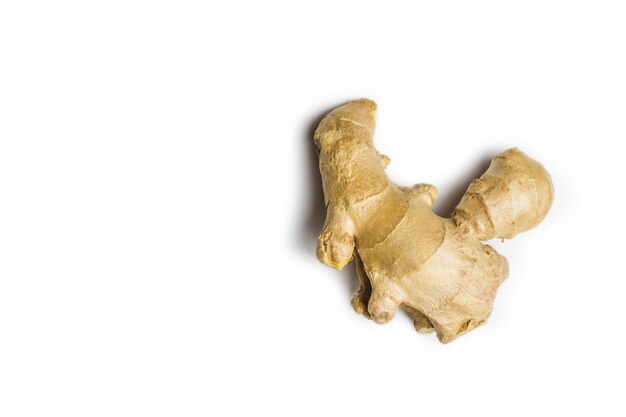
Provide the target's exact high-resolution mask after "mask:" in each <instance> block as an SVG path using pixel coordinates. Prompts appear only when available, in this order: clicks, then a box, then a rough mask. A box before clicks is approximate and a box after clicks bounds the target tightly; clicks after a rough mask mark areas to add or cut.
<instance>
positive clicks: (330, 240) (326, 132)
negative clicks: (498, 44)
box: [315, 99, 553, 343]
mask: <svg viewBox="0 0 626 417" xmlns="http://www.w3.org/2000/svg"><path fill="white" fill-rule="evenodd" d="M375 121H376V104H375V103H374V102H373V101H371V100H367V99H361V100H355V101H352V102H350V103H348V104H346V105H344V106H341V107H338V108H336V109H335V110H333V111H331V112H330V113H329V114H328V115H327V116H326V117H324V119H323V120H322V121H321V123H320V125H319V127H318V128H317V130H316V132H315V142H316V144H317V146H318V149H319V163H320V171H321V174H322V183H323V187H324V199H325V203H326V210H327V216H326V223H325V225H324V229H323V230H322V232H321V234H320V236H319V239H318V242H317V256H318V258H319V260H320V261H321V262H323V263H325V264H326V265H329V266H332V267H333V268H336V269H341V268H343V266H345V265H346V264H347V263H348V262H350V260H351V259H354V260H355V264H356V268H357V274H358V276H359V279H360V282H361V287H360V288H359V290H358V291H357V293H356V295H355V296H354V298H353V299H352V305H353V307H354V309H355V310H356V311H357V312H358V313H360V314H363V315H364V316H366V317H368V318H371V319H373V320H374V321H376V322H377V323H385V322H387V321H389V320H391V319H392V318H393V316H394V314H395V312H396V310H397V309H398V307H403V308H404V309H405V310H406V311H407V313H408V314H409V315H410V316H411V317H412V319H413V321H414V324H415V328H416V329H417V331H419V332H429V331H432V330H434V331H436V332H437V337H438V338H439V340H440V341H441V342H443V343H447V342H450V341H451V340H453V339H455V338H456V337H457V336H459V335H461V334H463V333H465V332H467V331H469V330H472V329H473V328H475V327H477V326H479V325H481V324H482V323H484V322H485V321H486V320H487V318H488V317H489V314H490V313H491V309H492V306H493V300H494V297H495V295H496V291H497V289H498V287H499V286H500V284H501V283H502V281H504V279H505V278H506V277H507V275H508V264H507V261H506V259H505V258H504V257H502V256H501V255H500V254H498V253H497V252H496V251H495V250H494V249H493V248H492V247H491V246H489V245H485V244H483V243H481V240H488V239H491V238H494V237H498V238H502V239H504V238H506V239H510V238H512V237H513V236H515V235H516V234H518V233H521V232H524V231H526V230H528V229H530V228H532V227H534V226H536V225H537V224H539V222H541V220H543V218H544V217H545V215H546V214H547V212H548V210H549V208H550V205H551V204H552V195H553V189H552V183H551V180H550V176H549V175H548V173H547V172H546V170H545V169H544V168H543V167H542V166H541V165H540V164H539V163H538V162H536V161H534V160H533V159H531V158H529V157H528V156H526V155H525V154H524V153H522V152H521V151H519V150H518V149H515V148H514V149H509V150H507V151H505V152H502V153H501V154H498V155H496V156H495V157H494V158H493V160H492V161H491V165H490V166H489V169H488V170H487V171H486V172H485V173H484V174H483V175H482V176H481V177H480V178H479V179H477V180H474V181H473V182H472V184H471V185H470V187H469V189H468V190H467V192H466V193H465V195H464V196H463V199H462V200H461V202H460V204H459V205H458V206H457V208H456V209H455V210H454V213H453V214H452V217H451V218H442V217H439V216H438V215H436V214H435V213H433V212H432V206H433V204H434V202H435V199H436V198H437V189H436V188H435V187H434V186H432V185H429V184H417V185H415V186H413V187H408V188H407V187H398V186H396V185H395V184H393V183H391V182H390V181H389V179H388V178H387V175H386V173H385V167H386V166H387V164H388V163H389V158H387V157H386V156H385V155H381V154H379V153H378V152H377V151H376V149H375V148H374V145H373V135H374V128H375ZM355 249H356V250H355Z"/></svg>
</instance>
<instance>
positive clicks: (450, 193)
mask: <svg viewBox="0 0 626 417" xmlns="http://www.w3.org/2000/svg"><path fill="white" fill-rule="evenodd" d="M494 155H495V152H494V153H485V154H484V155H483V156H482V157H481V158H480V160H479V161H478V162H477V163H476V164H474V165H472V166H471V167H470V169H468V170H467V172H466V173H465V174H463V175H459V179H458V180H457V181H455V182H454V184H452V187H446V192H445V193H441V194H440V195H439V197H438V198H437V201H436V202H435V206H434V207H433V211H434V212H435V213H437V214H438V215H439V216H441V217H449V216H450V215H451V214H452V211H453V210H454V208H455V207H456V206H457V205H458V204H459V203H460V202H461V198H463V194H465V191H467V187H469V185H470V183H471V182H472V181H473V180H475V179H476V178H478V177H480V176H481V175H482V174H484V172H485V171H486V170H487V168H489V163H490V162H491V158H493V156H494Z"/></svg>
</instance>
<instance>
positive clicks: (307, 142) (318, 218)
mask: <svg viewBox="0 0 626 417" xmlns="http://www.w3.org/2000/svg"><path fill="white" fill-rule="evenodd" d="M333 108H334V107H333ZM333 108H330V109H327V110H326V111H324V112H323V113H320V114H318V115H317V116H316V117H314V118H313V119H310V120H309V121H308V122H307V123H306V124H305V126H304V128H303V132H302V137H301V138H300V140H301V141H302V147H301V149H302V150H303V152H304V153H305V155H304V158H303V160H304V161H303V162H304V164H303V165H304V167H303V169H304V177H305V183H304V190H303V197H304V199H305V204H304V207H305V209H304V213H303V220H302V223H301V226H300V228H299V230H298V243H299V245H300V247H301V248H302V249H303V250H305V251H306V252H307V253H309V254H311V255H312V256H315V245H316V243H317V236H318V235H319V233H320V232H321V230H322V227H323V226H324V219H325V218H326V208H325V207H324V192H323V190H322V177H321V176H320V170H319V159H318V155H317V148H316V147H315V143H314V142H313V134H314V133H315V129H317V126H318V125H319V124H320V122H321V121H322V119H323V118H324V116H326V114H328V113H329V112H330V111H331V110H332V109H333Z"/></svg>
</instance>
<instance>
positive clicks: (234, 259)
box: [0, 1, 626, 417]
mask: <svg viewBox="0 0 626 417" xmlns="http://www.w3.org/2000/svg"><path fill="white" fill-rule="evenodd" d="M223 3H224V4H221V5H220V4H218V2H201V1H198V2H186V1H180V2H174V1H171V2H166V1H143V2H142V1H107V2H80V1H75V2H68V1H60V2H43V1H42V2H31V1H5V2H2V4H1V5H0V415H2V416H6V417H11V416H52V415H54V416H140V415H142V416H143V415H145V416H207V415H212V416H230V415H272V416H283V415H285V416H299V415H302V416H309V415H311V416H320V415H359V416H370V415H371V416H374V415H377V416H380V415H389V416H391V415H424V416H434V415H462V416H478V415H480V416H502V415H507V416H526V415H602V416H617V415H622V416H623V415H624V413H625V412H626V407H625V406H624V402H623V396H624V373H625V372H626V365H625V359H624V353H625V352H626V340H625V337H624V333H623V332H624V326H623V323H624V317H625V314H624V308H623V306H624V301H623V300H624V295H625V294H624V292H625V290H626V283H625V281H626V280H625V278H626V276H625V274H624V270H623V268H622V265H623V259H624V253H623V252H624V246H625V245H624V240H625V238H624V235H625V233H626V228H625V227H624V219H623V217H624V215H623V214H622V210H623V209H624V206H625V205H624V203H625V201H624V200H625V199H624V191H623V185H622V184H623V181H624V177H625V175H624V174H625V168H624V158H623V156H622V155H623V149H624V147H623V144H624V142H625V140H626V76H625V74H626V24H625V21H626V13H625V9H624V7H625V6H624V5H623V2H618V1H616V2H605V1H587V2H580V1H563V2H555V1H525V2H503V1H493V2H483V1H478V2H476V1H472V2H461V1H459V2H454V1H446V2H442V1H439V2H434V1H428V2H404V3H403V2H368V1H353V2H339V1H316V2H309V3H303V2H282V3H281V2H275V1H259V2H254V1H248V2H229V3H228V4H226V2H223ZM359 97H369V98H371V99H374V100H376V101H377V103H378V105H379V111H378V115H379V117H378V129H377V135H376V145H377V147H378V149H379V150H380V151H381V152H383V153H385V154H387V155H389V156H390V157H391V159H392V163H391V165H390V166H389V168H388V173H389V175H390V177H391V178H392V179H393V180H394V181H396V182H397V183H399V184H403V185H411V184H413V183H416V182H430V183H433V184H435V185H437V186H438V187H439V190H440V200H439V201H438V203H437V206H436V211H438V212H439V213H440V214H447V213H448V212H449V211H450V210H451V208H452V207H454V205H455V202H456V201H457V200H458V199H459V198H460V196H461V194H462V192H463V190H464V189H465V188H466V186H467V184H468V183H469V182H470V180H471V179H472V178H474V177H475V176H477V175H479V174H480V173H481V170H483V169H484V168H485V166H486V165H485V163H486V162H487V161H488V160H489V159H490V157H491V156H492V155H493V154H495V153H497V152H499V151H501V150H504V149H506V148H509V147H512V146H518V147H519V148H521V149H522V150H523V151H525V152H527V153H528V154H529V155H531V156H532V157H534V158H536V159H538V160H539V161H541V162H542V163H543V164H544V165H545V166H546V167H547V168H548V170H549V171H550V172H551V174H552V177H553V180H554V184H555V189H556V196H555V201H554V205H553V208H552V211H551V212H550V214H549V215H548V217H547V218H546V220H545V221H544V223H543V224H541V225H540V226H539V227H538V228H536V229H534V230H532V231H530V232H528V233H525V234H523V235H520V236H519V237H516V238H515V239H514V240H512V241H507V242H505V243H500V242H494V243H493V244H494V246H495V247H496V249H498V250H499V251H500V252H501V253H502V254H504V255H505V256H507V258H508V259H509V262H510V267H511V275H510V278H509V279H508V280H507V281H506V282H505V283H504V285H503V286H502V287H501V290H500V291H499V294H498V297H497V299H496V303H495V309H494V312H493V314H492V317H491V319H490V320H489V322H488V323H487V324H486V325H485V326H483V327H481V328H479V329H477V330H475V331H473V332H471V333H469V334H467V335H465V336H463V337H461V338H460V339H458V340H457V341H455V342H453V343H452V344H449V345H441V344H439V342H437V340H436V338H435V337H434V335H419V334H417V333H415V332H414V330H413V327H412V325H411V323H410V321H409V319H408V318H407V317H406V316H405V315H404V314H402V313H400V314H398V316H397V317H396V318H395V320H394V321H393V322H392V323H390V324H387V325H384V326H379V325H376V324H374V323H373V322H370V321H368V320H366V319H364V318H363V317H360V316H358V315H357V314H355V313H354V312H353V311H352V308H351V306H350V298H351V296H352V293H353V291H354V290H355V288H356V281H355V278H354V273H353V272H352V269H353V267H352V265H349V266H348V267H347V268H345V269H344V270H343V271H341V272H337V271H334V270H332V269H331V268H328V267H326V266H324V265H322V264H320V263H319V262H318V261H317V259H316V258H315V250H314V248H315V241H316V237H317V233H318V232H319V230H320V229H321V226H322V223H323V218H324V207H323V201H322V195H321V188H320V179H319V174H318V172H317V166H316V164H317V156H316V154H315V152H314V149H313V146H312V143H311V141H312V129H313V128H314V127H315V123H316V122H317V121H318V120H319V118H320V116H322V115H323V114H324V113H325V112H327V111H328V110H330V109H331V108H333V107H335V106H337V105H340V104H342V103H344V102H346V101H347V100H350V99H353V98H359Z"/></svg>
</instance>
